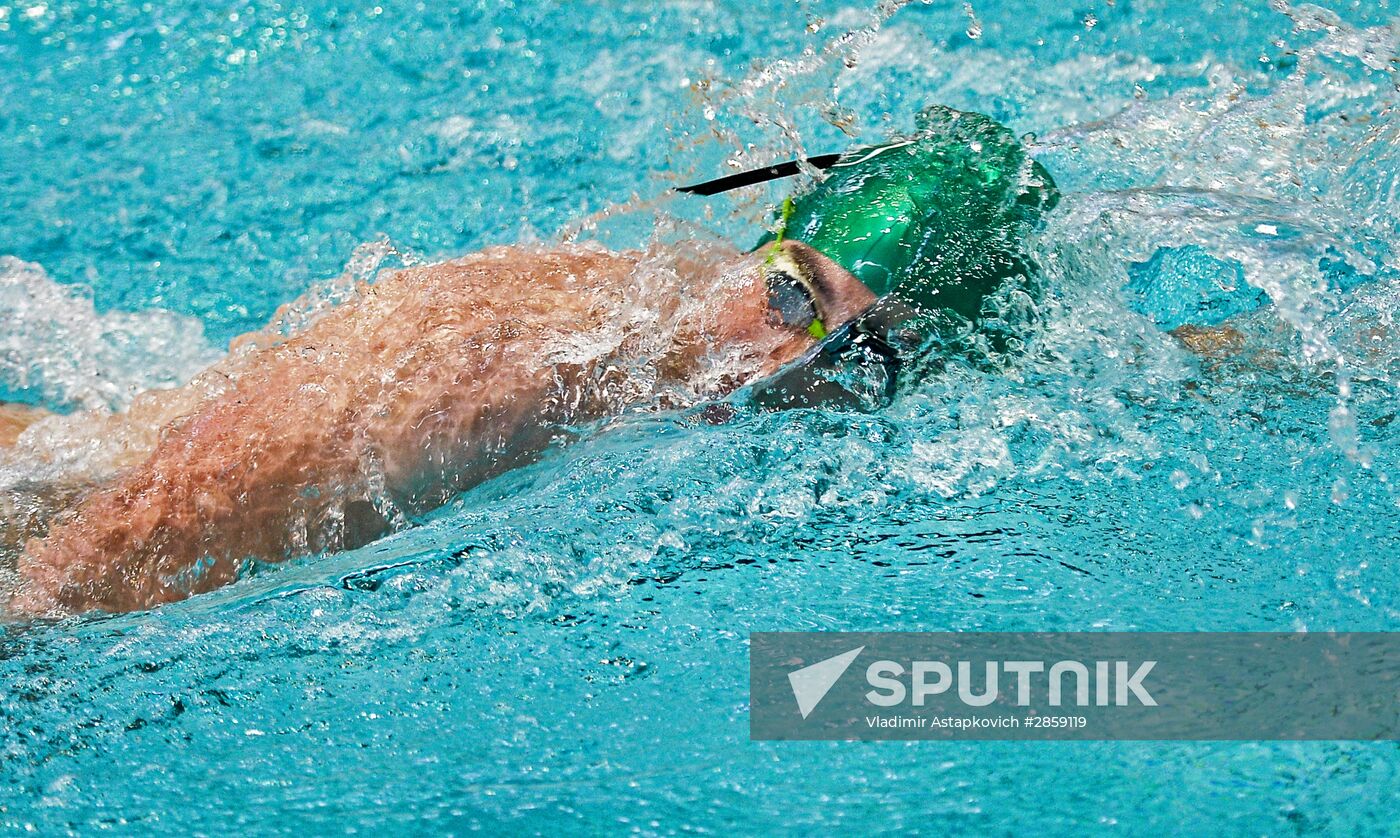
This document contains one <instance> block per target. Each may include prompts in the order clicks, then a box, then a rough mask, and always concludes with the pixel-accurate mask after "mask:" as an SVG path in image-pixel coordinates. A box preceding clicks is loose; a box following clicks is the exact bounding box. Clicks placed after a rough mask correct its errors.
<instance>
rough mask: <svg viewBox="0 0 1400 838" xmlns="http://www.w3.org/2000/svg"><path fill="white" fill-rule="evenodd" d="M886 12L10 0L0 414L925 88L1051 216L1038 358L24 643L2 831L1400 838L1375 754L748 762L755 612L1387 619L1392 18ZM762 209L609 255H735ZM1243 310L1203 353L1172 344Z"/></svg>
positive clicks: (692, 211)
mask: <svg viewBox="0 0 1400 838" xmlns="http://www.w3.org/2000/svg"><path fill="white" fill-rule="evenodd" d="M898 5H900V4H888V5H887V6H885V7H883V8H882V9H881V10H880V13H879V14H877V10H876V9H874V8H872V7H869V6H865V5H854V6H849V5H842V4H837V3H816V2H810V3H783V4H758V5H752V4H745V3H737V2H699V1H698V0H695V1H693V2H676V3H670V4H667V5H666V6H665V7H664V8H653V4H650V3H625V2H619V3H610V4H605V5H602V4H600V5H599V6H597V7H592V6H590V7H589V8H587V9H586V10H585V9H583V8H582V7H581V6H579V5H578V4H567V3H548V2H517V3H481V4H463V5H461V6H457V7H449V6H447V5H439V4H420V5H418V6H397V5H394V4H388V3H385V4H384V5H383V6H375V5H372V4H364V5H360V6H357V7H355V8H353V9H351V10H345V9H342V10H339V11H337V10H333V9H331V8H328V7H325V6H322V5H319V4H293V3H280V4H279V3H262V2H249V3H238V4H228V5H223V4H212V3H164V2H161V3H146V4H127V3H117V4H97V3H85V2H61V0H53V2H42V0H21V2H19V3H15V2H13V0H0V256H4V257H11V258H7V259H6V260H5V261H3V262H0V306H3V310H4V311H5V312H6V315H5V319H4V321H3V325H0V391H3V396H4V397H5V398H8V399H17V400H23V401H29V402H33V403H38V404H43V405H46V406H49V407H51V408H54V409H60V410H73V409H77V408H81V407H89V408H91V407H102V406H117V407H119V406H121V405H122V404H124V403H125V401H126V400H128V399H129V398H130V396H131V394H132V393H133V392H135V391H136V390H137V389H139V388H141V387H147V386H159V385H164V384H169V383H173V382H176V381H179V380H182V379H183V378H184V377H186V376H188V375H189V374H191V373H192V372H193V371H194V370H196V369H198V368H199V367H200V366H201V365H203V364H205V363H208V362H209V361H210V360H212V359H214V358H217V357H218V356H219V354H220V352H221V351H222V349H223V348H224V347H225V346H226V344H227V341H228V340H229V339H230V338H231V337H233V336H234V335H236V334H238V333H240V332H242V331H246V330H248V329H252V328H256V327H258V326H260V325H261V324H262V323H264V322H266V320H267V319H268V318H269V317H270V316H271V315H272V314H273V312H274V310H275V309H276V307H277V306H278V305H279V304H281V303H284V302H287V301H288V300H290V299H292V298H294V297H296V296H297V295H299V294H301V293H303V292H305V291H306V290H308V289H309V288H311V287H313V285H315V284H317V283H322V282H325V281H327V280H329V279H331V278H332V277H335V276H336V275H338V274H340V273H341V272H342V271H343V270H345V269H346V268H347V266H348V265H350V266H352V267H353V265H352V263H354V264H355V265H358V264H359V262H360V261H363V259H364V258H365V257H366V254H367V253H372V252H373V251H374V250H375V247H376V245H375V244H374V243H375V242H381V241H385V240H387V241H388V242H391V243H392V244H393V246H394V247H395V248H397V250H398V251H400V252H401V253H404V254H408V255H409V258H412V257H413V256H418V257H422V258H431V257H434V256H445V255H450V254H455V253H461V252H464V251H468V250H471V249H474V248H477V247H480V246H482V245H485V244H489V243H508V242H513V241H519V240H522V239H545V240H549V239H551V238H555V237H557V236H558V235H559V231H560V230H561V228H564V227H565V226H566V225H571V224H574V223H575V222H577V221H578V220H579V219H581V218H585V217H586V216H588V215H589V214H590V213H593V212H596V211H598V210H601V209H603V208H605V207H607V206H610V205H613V204H616V203H621V202H625V201H627V200H629V199H630V198H631V197H633V196H634V194H635V195H638V196H640V197H642V198H646V197H650V196H654V195H656V194H657V193H659V192H660V191H661V190H662V189H664V188H665V187H666V186H668V185H673V184H675V183H678V182H682V181H688V180H699V179H705V178H708V177H712V176H714V175H716V174H720V173H724V172H725V171H728V168H727V167H728V166H729V165H730V164H735V165H747V164H749V163H766V162H768V161H770V160H772V159H774V158H776V157H779V156H787V155H790V154H791V153H792V152H793V150H794V149H795V148H797V147H798V146H799V144H800V147H802V148H805V149H806V150H808V151H811V152H813V153H817V152H821V151H827V150H831V149H833V148H839V147H841V146H842V145H844V144H845V143H846V142H849V141H848V140H845V139H843V138H842V133H841V131H840V130H839V129H838V128H837V127H835V125H834V124H835V123H840V124H843V125H845V126H846V128H847V130H848V131H849V132H850V133H852V134H855V135H857V136H862V137H870V138H874V137H879V136H882V135H883V134H884V133H885V132H887V131H890V130H893V129H895V128H899V127H904V126H907V125H909V124H910V121H911V118H912V114H913V112H914V111H915V110H916V109H917V108H918V107H919V106H921V105H924V104H927V103H931V102H942V103H945V104H949V105H952V106H955V107H962V108H969V109H976V110H981V111H984V112H987V113H989V114H991V115H992V116H995V117H996V118H998V119H1001V120H1003V121H1006V122H1007V123H1008V124H1010V125H1012V126H1013V127H1014V128H1015V129H1016V130H1018V131H1019V132H1024V133H1028V134H1034V135H1035V136H1034V139H1033V140H1032V142H1033V143H1034V145H1035V146H1036V148H1037V149H1038V152H1037V153H1038V155H1039V157H1040V159H1041V160H1042V161H1043V162H1044V163H1045V164H1046V165H1047V166H1048V167H1049V168H1050V169H1051V170H1052V171H1053V172H1054V173H1055V175H1056V177H1057V179H1058V180H1059V182H1060V184H1061V186H1062V188H1063V189H1064V191H1065V192H1066V199H1065V202H1064V204H1063V205H1062V206H1061V208H1060V210H1059V211H1058V212H1057V214H1056V217H1055V220H1054V222H1053V223H1052V224H1051V226H1050V228H1049V229H1048V230H1046V231H1045V233H1044V235H1043V237H1042V239H1041V240H1040V241H1039V242H1038V243H1037V245H1036V247H1037V249H1038V252H1039V255H1040V261H1041V263H1042V264H1043V265H1044V266H1045V270H1046V277H1045V281H1046V284H1047V286H1048V289H1049V292H1050V293H1049V294H1048V297H1047V300H1046V301H1045V303H1044V304H1043V305H1042V307H1041V310H1040V311H1039V312H1038V318H1039V320H1040V323H1041V325H1040V327H1039V328H1038V329H1037V332H1036V335H1037V336H1036V338H1035V341H1034V343H1033V346H1032V347H1031V351H1030V352H1029V353H1028V356H1027V357H1026V358H1025V359H1024V360H1023V362H1021V363H1019V364H1017V365H1016V366H1015V367H1014V368H1013V369H1012V370H1011V371H1010V372H1008V373H1006V374H999V375H993V374H990V373H987V372H985V371H981V370H977V369H972V368H965V367H962V366H959V365H956V364H955V365H953V366H952V367H951V368H950V369H949V370H948V371H947V373H946V374H945V375H943V376H941V377H938V378H936V379H931V380H929V381H927V382H924V383H923V384H922V385H920V386H918V387H915V388H913V389H912V390H910V391H909V392H906V393H904V394H903V395H902V396H901V397H900V398H898V399H897V400H896V401H895V403H894V404H892V405H890V406H889V407H888V408H886V409H884V410H882V411H879V412H876V413H873V414H845V413H840V412H835V411H826V412H812V411H793V412H788V413H782V414H759V415H747V414H742V415H740V416H739V417H737V418H736V420H735V421H734V422H731V423H729V424H724V425H703V424H702V425H696V424H694V423H691V422H687V421H685V420H683V419H682V418H680V417H669V416H666V415H660V416H658V415H650V416H638V417H634V418H632V419H630V420H628V421H624V422H622V423H620V425H619V426H617V427H614V428H612V429H611V430H609V431H607V432H605V433H601V434H598V435H596V436H594V437H592V438H590V439H587V440H585V441H583V442H581V443H580V444H577V445H575V446H573V447H572V448H569V449H567V450H564V451H562V452H559V453H557V454H555V455H553V456H551V457H550V458H548V459H547V460H545V461H544V462H542V463H540V464H538V465H536V466H533V467H531V468H528V469H525V470H523V471H521V472H517V473H514V474H511V475H508V476H507V477H505V478H502V479H500V480H497V481H495V482H493V483H490V484H487V485H485V486H481V487H479V488H477V489H476V490H473V491H471V492H469V493H467V494H466V495H464V496H462V497H461V498H460V499H458V500H457V501H456V502H454V503H453V504H451V505H449V507H447V508H445V509H443V510H441V511H439V512H438V513H436V514H434V515H432V516H430V518H429V519H428V520H426V521H424V522H423V523H422V525H421V526H419V527H417V528H415V529H411V530H408V531H405V532H402V533H399V534H397V535H394V536H392V537H389V538H386V539H383V540H381V541H379V542H377V543H375V544H372V545H370V546H369V547H366V548H364V549H361V550H358V551H354V552H349V553H344V554H338V555H332V556H319V557H309V558H304V559H300V560H297V561H293V562H289V563H287V564H285V565H281V566H278V567H269V568H261V569H259V571H258V572H257V573H255V574H253V575H252V576H251V578H248V579H245V580H243V581H241V582H240V583H238V584H237V585H234V586H232V587H230V588H227V589H224V590H222V591H219V592H216V593H214V594H210V595H206V596H202V597H198V598H195V599H193V600H190V601H187V602H184V603H180V604H177V605H173V606H169V607H165V608H161V609H159V610H157V611H155V612H152V613H148V614H136V615H128V616H121V617H89V618H75V619H72V620H68V621H65V622H62V623H59V624H56V625H39V626H20V625H11V626H8V627H6V628H5V629H4V634H0V782H3V785H4V789H5V793H4V794H3V795H2V796H0V828H3V829H5V830H13V831H38V832H40V833H42V834H54V833H60V832H63V831H65V830H67V831H74V832H83V833H86V832H91V831H95V830H97V829H99V828H103V827H112V828H116V829H117V830H118V831H120V832H134V833H140V834H151V833H186V832H204V833H213V832H225V831H228V830H229V829H230V828H233V829H236V830H238V831H240V832H248V833H258V834H265V833H301V834H308V833H310V834H320V833H330V832H337V833H338V832H346V831H361V832H364V831H370V830H378V829H392V830H395V831H401V832H409V833H412V832H429V831H451V832H466V831H470V830H483V831H491V832H497V831H499V832H504V833H533V832H540V833H553V832H565V833H583V832H594V831H609V832H637V833H642V834H671V833H730V832H733V831H735V830H736V829H737V830H740V831H743V832H755V833H758V832H763V833H771V832H797V833H818V832H827V831H831V830H846V831H851V832H857V833H861V834H892V833H902V832H906V831H912V830H916V829H917V830H922V831H930V832H942V833H955V834H956V833H977V834H988V833H991V834H1001V833H1010V832H1019V831H1023V830H1032V829H1034V830H1038V831H1041V832H1044V833H1047V834H1066V835H1071V834H1083V833H1085V832H1089V833H1095V832H1121V833H1125V834H1140V833H1149V832H1153V833H1182V832H1188V833H1209V834H1250V835H1258V834H1268V835H1277V834H1295V833H1296V834H1380V833H1394V832H1395V831H1396V826H1395V823H1396V821H1395V815H1394V812H1395V806H1396V803H1397V799H1396V798H1397V794H1396V790H1397V788H1400V776H1397V774H1398V773H1400V752H1398V751H1397V748H1396V746H1395V744H1394V743H1379V744H1357V743H1284V744H1281V743H1248V742H1246V743H1204V744H1196V743H1166V744H1163V743H1131V742H1125V743H1080V744H1075V743H1061V744H1036V743H969V744H932V743H928V744H922V743H914V744H898V743H786V744H785V743H752V742H750V741H749V740H748V727H747V707H746V701H747V678H748V676H747V672H748V670H747V649H746V639H747V634H748V632H750V631H756V630H787V629H831V630H867V629H868V630H875V629H902V630H921V629H928V630H983V631H997V630H1085V629H1095V630H1196V629H1200V630H1264V631H1292V630H1299V629H1307V630H1324V629H1345V630H1389V629H1393V628H1395V627H1396V624H1397V617H1400V569H1397V562H1396V560H1397V557H1400V534H1398V533H1400V526H1397V525H1398V524H1400V506H1397V503H1398V502H1400V496H1397V492H1396V489H1395V485H1394V484H1395V479H1396V477H1397V476H1400V445H1397V439H1396V434H1397V428H1400V425H1398V424H1397V423H1396V422H1395V418H1396V401H1395V396H1396V384H1397V381H1396V376H1397V374H1400V334H1397V333H1396V326H1395V324H1394V322H1393V321H1394V318H1395V315H1396V313H1397V312H1400V284H1397V276H1396V268H1397V261H1396V256H1395V255H1394V248H1395V246H1396V244H1397V243H1400V222H1397V218H1400V179H1397V178H1400V174H1398V173H1400V152H1397V151H1396V149H1397V147H1400V146H1397V142H1400V123H1398V122H1397V116H1396V106H1397V98H1398V97H1397V92H1396V90H1397V88H1396V84H1397V73H1398V72H1400V71H1397V62H1396V57H1395V56H1396V53H1397V42H1400V27H1397V24H1396V23H1395V22H1394V21H1395V20H1396V14H1397V12H1396V10H1394V9H1392V8H1391V4H1390V3H1389V2H1367V3H1364V4H1362V3H1355V4H1351V5H1345V6H1338V7H1337V8H1335V10H1334V11H1328V10H1325V9H1321V8H1319V7H1316V6H1304V5H1299V6H1297V7H1288V6H1286V5H1284V4H1282V3H1278V4H1275V5H1274V6H1272V7H1271V5H1270V4H1267V3H1263V2H1257V3H1247V4H1235V3H1206V4H1204V6H1202V4H1197V3H1188V2H1168V0H1158V2H1150V1H1149V0H1117V2H1113V3H1110V2H1105V1H1104V0H1086V2H1082V3H1077V4H1071V5H1068V6H1067V5H1065V4H1062V3H1058V2H1043V3H1034V4H1030V3H1010V2H1006V3H1000V2H998V3H993V2H988V0H977V2H972V3H970V4H963V3H960V2H938V3H929V4H917V3H916V4H911V5H908V6H907V7H904V8H899V9H897V10H896V7H897V6H898ZM885 12H893V15H892V16H891V17H889V19H888V20H887V21H884V22H883V25H879V24H880V20H881V18H882V17H883V15H884V13H885ZM846 32H854V34H853V35H851V36H850V37H843V36H842V33H846ZM765 197H771V195H770V196H758V197H743V198H741V199H740V200H727V199H726V200H716V201H714V202H713V203H711V204H708V205H701V204H699V203H698V202H691V203H686V204H680V205H677V204H671V205H668V206H667V208H666V210H667V214H666V216H665V217H664V218H662V219H660V220H659V221H658V219H657V218H656V216H654V215H653V214H651V213H649V212H640V213H632V214H624V215H622V216H621V217H615V218H612V219H610V220H607V221H605V222H604V223H602V224H601V225H600V226H599V227H598V229H597V230H596V231H595V230H593V229H592V228H591V227H590V228H589V229H587V230H585V234H586V235H597V236H599V237H602V238H603V239H604V240H605V241H608V242H609V243H612V244H619V245H623V244H637V243H640V242H643V241H645V240H647V238H648V237H650V236H651V235H653V231H654V230H655V229H656V228H658V227H659V228H661V230H662V234H664V235H674V234H675V231H677V230H679V231H682V232H686V233H689V234H697V235H706V234H720V235H725V236H729V237H731V238H733V239H735V240H738V241H747V240H749V239H750V237H753V236H754V234H755V233H754V231H755V230H756V229H757V225H758V223H759V221H760V220H761V218H762V217H763V214H764V200H765ZM365 245H368V247H362V246H365ZM357 248H360V250H359V251H358V253H359V256H356V253H357ZM21 260H22V261H21ZM357 260H358V261H357ZM390 261H392V260H390ZM1265 300H1267V301H1268V304H1267V305H1263V307H1262V308H1261V307H1260V306H1261V305H1262V304H1263V303H1264V301H1265ZM1232 315H1233V316H1234V317H1235V319H1234V320H1233V321H1231V322H1232V323H1233V324H1234V325H1235V327H1236V328H1237V329H1238V330H1239V331H1240V332H1241V334H1242V335H1244V337H1245V338H1246V339H1247V341H1248V345H1249V347H1250V348H1249V350H1248V351H1246V352H1244V353H1237V354H1234V355H1230V356H1228V357H1226V358H1224V359H1223V360H1209V359H1204V360H1203V359H1202V358H1199V357H1197V356H1195V355H1192V354H1190V353H1187V352H1185V351H1183V350H1182V348H1181V347H1180V345H1179V344H1178V343H1177V342H1176V341H1175V340H1173V339H1172V338H1170V337H1169V336H1167V335H1166V334H1165V331H1164V330H1165V329H1169V328H1173V327H1175V326H1177V325H1180V324H1181V323H1201V322H1215V321H1219V320H1221V319H1223V318H1225V317H1228V316H1232ZM11 470H13V469H11ZM4 476H5V477H6V479H9V480H13V479H18V478H17V477H16V475H14V474H13V473H7V474H6V475H4ZM18 477H23V475H19V476H18Z"/></svg>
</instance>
